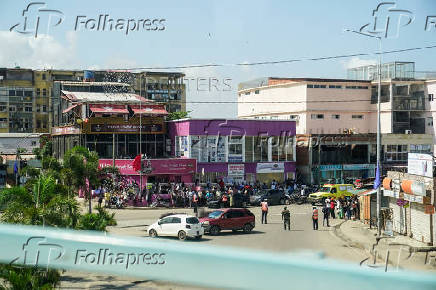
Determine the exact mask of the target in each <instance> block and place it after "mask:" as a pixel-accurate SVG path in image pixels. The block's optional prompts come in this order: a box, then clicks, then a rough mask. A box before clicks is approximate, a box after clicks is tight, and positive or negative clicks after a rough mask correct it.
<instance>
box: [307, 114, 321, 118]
mask: <svg viewBox="0 0 436 290" xmlns="http://www.w3.org/2000/svg"><path fill="white" fill-rule="evenodd" d="M310 118H311V119H324V114H312V115H310Z"/></svg>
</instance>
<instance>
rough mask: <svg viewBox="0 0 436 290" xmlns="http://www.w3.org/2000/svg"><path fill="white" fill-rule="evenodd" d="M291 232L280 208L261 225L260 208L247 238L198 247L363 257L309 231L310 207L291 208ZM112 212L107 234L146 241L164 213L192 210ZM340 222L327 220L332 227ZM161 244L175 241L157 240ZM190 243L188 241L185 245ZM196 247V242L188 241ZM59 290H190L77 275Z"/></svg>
mask: <svg viewBox="0 0 436 290" xmlns="http://www.w3.org/2000/svg"><path fill="white" fill-rule="evenodd" d="M289 207H290V211H291V230H290V231H284V229H283V223H282V221H281V215H280V212H281V211H282V209H283V206H271V207H270V210H269V214H268V224H261V223H260V221H261V217H260V208H251V209H250V210H251V211H252V212H253V213H254V214H255V216H256V227H255V229H254V230H253V232H252V233H250V234H244V233H233V232H231V231H229V232H222V233H221V234H220V235H219V236H208V235H206V236H204V238H203V240H202V241H201V242H200V243H202V244H210V245H219V246H232V247H241V248H251V249H259V250H264V251H274V252H292V251H301V250H303V251H307V250H310V251H317V252H318V251H322V252H324V253H325V254H326V256H328V257H330V258H334V259H338V260H345V261H348V262H352V263H358V262H360V261H361V260H363V259H364V258H365V257H367V255H366V253H365V252H363V251H362V250H360V249H356V248H352V247H349V246H348V245H347V244H346V243H345V242H344V241H342V240H341V239H339V238H338V237H336V236H335V235H334V232H333V227H332V226H331V227H323V226H322V220H320V222H321V223H320V227H319V230H318V231H314V230H313V229H312V221H311V206H309V205H291V206H289ZM110 211H111V212H115V214H116V215H115V217H116V219H117V222H118V225H117V226H115V227H109V228H108V230H109V232H110V233H113V234H117V235H131V236H139V237H144V238H146V239H149V237H147V235H146V231H145V229H146V227H147V225H149V224H151V223H153V222H155V221H156V220H157V219H158V217H159V216H160V215H161V214H163V213H167V212H177V213H183V212H184V213H192V209H174V210H168V209H122V210H110ZM339 222H341V220H331V225H335V224H338V223H339ZM159 240H160V241H162V243H167V242H171V241H174V240H177V239H172V238H159ZM186 242H187V243H190V241H186ZM192 242H195V243H197V242H196V241H192ZM66 274H67V275H66V276H65V278H64V281H65V282H63V283H62V288H87V287H91V288H92V287H95V288H105V287H114V286H119V287H126V288H127V287H129V288H130V287H138V288H148V289H192V287H184V286H181V285H173V284H158V283H155V282H153V281H134V280H131V279H127V278H121V277H107V276H92V275H91V276H90V275H88V274H85V276H86V279H84V275H83V274H80V273H71V272H69V273H66Z"/></svg>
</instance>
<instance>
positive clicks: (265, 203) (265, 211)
mask: <svg viewBox="0 0 436 290" xmlns="http://www.w3.org/2000/svg"><path fill="white" fill-rule="evenodd" d="M260 206H261V208H262V223H263V222H264V221H265V224H267V223H268V221H267V216H268V200H267V199H264V200H263V201H262V202H261V203H260Z"/></svg>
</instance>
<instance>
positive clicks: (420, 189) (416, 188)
mask: <svg viewBox="0 0 436 290" xmlns="http://www.w3.org/2000/svg"><path fill="white" fill-rule="evenodd" d="M412 193H413V194H415V195H420V196H426V195H427V191H426V189H425V184H424V183H422V182H418V181H413V183H412Z"/></svg>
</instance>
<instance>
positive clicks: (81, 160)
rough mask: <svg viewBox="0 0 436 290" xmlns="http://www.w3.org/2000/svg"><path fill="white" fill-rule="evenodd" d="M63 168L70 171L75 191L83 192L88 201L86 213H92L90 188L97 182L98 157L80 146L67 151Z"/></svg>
mask: <svg viewBox="0 0 436 290" xmlns="http://www.w3.org/2000/svg"><path fill="white" fill-rule="evenodd" d="M63 165H64V168H69V169H70V170H71V176H72V181H73V182H72V183H73V186H74V188H75V189H77V190H80V189H81V190H82V191H84V192H85V197H86V198H87V199H88V211H89V213H92V206H91V191H90V187H92V186H96V185H97V184H98V182H99V180H98V155H97V153H96V152H94V151H89V150H88V149H87V148H85V147H82V146H76V147H74V148H72V149H71V150H68V151H67V152H66V153H65V156H64V163H63Z"/></svg>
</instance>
